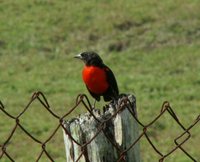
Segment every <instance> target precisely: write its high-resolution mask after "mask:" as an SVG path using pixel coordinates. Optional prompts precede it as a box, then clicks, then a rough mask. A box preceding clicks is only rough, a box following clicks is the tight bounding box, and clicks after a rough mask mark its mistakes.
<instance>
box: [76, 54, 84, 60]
mask: <svg viewBox="0 0 200 162" xmlns="http://www.w3.org/2000/svg"><path fill="white" fill-rule="evenodd" d="M74 58H77V59H81V60H82V59H83V57H82V56H81V54H78V55H76V56H74Z"/></svg>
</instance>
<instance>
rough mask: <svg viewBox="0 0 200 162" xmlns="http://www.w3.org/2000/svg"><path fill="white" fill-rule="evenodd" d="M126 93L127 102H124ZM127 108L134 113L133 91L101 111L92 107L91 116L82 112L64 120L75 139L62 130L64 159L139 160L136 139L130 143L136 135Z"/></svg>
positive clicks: (89, 161)
mask: <svg viewBox="0 0 200 162" xmlns="http://www.w3.org/2000/svg"><path fill="white" fill-rule="evenodd" d="M127 97H128V101H130V102H126V103H125V101H127ZM128 108H129V109H128ZM130 109H131V110H132V112H134V114H135V116H136V117H137V113H136V99H135V97H134V96H133V95H127V96H123V97H121V98H120V99H119V100H118V104H115V105H114V104H113V103H110V104H109V105H108V106H107V107H106V108H105V111H104V112H103V113H102V114H101V113H100V111H99V110H97V109H94V110H93V114H94V116H95V117H94V116H93V115H91V114H90V113H86V114H84V115H81V116H80V117H78V118H74V119H72V120H70V121H65V122H64V127H65V128H66V130H67V132H69V133H70V135H71V137H73V139H74V140H76V142H77V143H76V142H74V141H73V140H72V139H71V137H70V136H69V135H67V134H66V133H65V131H63V132H64V143H65V148H66V157H67V162H76V161H78V162H117V161H126V162H140V150H139V142H137V143H136V144H135V145H133V147H130V146H131V145H132V144H133V143H134V142H135V141H136V140H137V139H138V137H139V132H138V123H137V122H136V120H135V119H134V117H133V116H132V114H131V113H130V111H129V110H130ZM95 118H96V119H95Z"/></svg>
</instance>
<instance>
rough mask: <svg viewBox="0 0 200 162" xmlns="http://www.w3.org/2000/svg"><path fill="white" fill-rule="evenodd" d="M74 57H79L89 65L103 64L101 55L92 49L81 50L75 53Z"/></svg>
mask: <svg viewBox="0 0 200 162" xmlns="http://www.w3.org/2000/svg"><path fill="white" fill-rule="evenodd" d="M75 58H78V59H81V60H82V61H83V62H84V63H85V64H86V65H87V66H91V65H94V66H102V65H103V60H102V59H101V57H100V56H99V55H98V54H97V53H95V52H93V51H88V52H82V53H80V54H78V55H76V56H75Z"/></svg>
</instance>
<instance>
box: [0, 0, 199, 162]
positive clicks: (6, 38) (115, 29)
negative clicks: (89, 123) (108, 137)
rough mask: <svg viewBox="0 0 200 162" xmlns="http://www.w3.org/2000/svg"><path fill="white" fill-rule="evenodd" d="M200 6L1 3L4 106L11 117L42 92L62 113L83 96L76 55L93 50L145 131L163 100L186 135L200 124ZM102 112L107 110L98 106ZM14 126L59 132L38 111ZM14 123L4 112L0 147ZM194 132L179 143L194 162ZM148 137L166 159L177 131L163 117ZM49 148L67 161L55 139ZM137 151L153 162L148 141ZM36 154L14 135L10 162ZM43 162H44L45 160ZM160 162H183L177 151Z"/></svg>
mask: <svg viewBox="0 0 200 162" xmlns="http://www.w3.org/2000/svg"><path fill="white" fill-rule="evenodd" d="M199 7H200V3H199V2H198V1H197V0H194V1H189V0H176V1H173V0H168V1H165V2H164V1H162V2H161V1H160V2H158V1H156V0H151V1H147V0H144V1H138V0H135V1H134V2H133V1H131V0H129V1H126V2H125V1H122V0H113V1H105V0H103V1H94V0H92V1H88V0H86V1H77V2H75V1H64V0H60V1H51V0H44V1H42V0H36V1H27V0H18V1H12V0H3V1H0V24H1V25H0V100H1V101H2V102H3V103H4V105H5V109H6V110H7V111H8V112H10V113H12V114H13V115H17V114H19V113H20V112H21V111H22V109H23V108H24V107H25V106H26V104H27V103H28V101H29V100H30V97H31V95H32V94H33V92H35V91H38V90H40V91H42V92H44V94H45V95H46V97H47V99H48V101H49V103H50V105H51V108H52V109H53V110H54V111H55V112H56V113H57V114H59V115H62V114H64V113H66V112H67V111H68V109H69V108H71V107H72V106H73V105H74V103H75V99H76V96H77V95H78V94H79V93H86V94H88V92H87V90H86V88H85V86H84V84H83V83H82V81H81V68H82V66H83V65H82V63H80V62H79V61H77V60H75V59H73V56H74V55H75V54H77V53H79V52H81V51H85V50H95V51H97V52H98V53H99V54H100V55H101V56H102V58H103V59H104V62H105V63H106V64H107V65H109V67H111V68H112V70H113V71H114V73H115V75H116V78H117V81H118V85H119V89H120V92H123V93H133V94H135V96H136V97H137V107H138V115H139V119H140V120H141V121H142V122H144V123H149V122H150V121H151V120H152V119H153V118H154V117H156V115H158V113H159V112H160V107H161V105H162V103H163V101H165V100H168V101H169V102H170V103H171V106H172V107H173V108H174V111H175V112H176V113H177V115H178V116H179V118H180V121H181V122H182V123H183V124H184V125H185V126H186V127H188V126H189V125H190V124H191V123H192V121H194V119H195V118H196V117H197V115H199V104H200V95H199V91H200V74H199V71H200V55H199V53H200V49H199V45H200V28H199V26H200V11H199ZM90 99H91V98H90ZM91 101H92V99H91ZM102 105H104V102H103V101H102V102H101V103H98V105H97V106H98V107H101V106H102ZM83 111H85V110H81V109H80V110H78V111H76V112H75V113H74V115H77V114H79V113H81V112H83ZM41 114H42V115H41ZM20 122H22V124H23V125H24V126H25V127H26V128H27V129H28V130H29V131H30V132H31V133H32V134H34V135H35V136H36V137H37V138H39V139H41V140H42V141H44V140H45V139H47V137H48V136H49V135H50V134H51V132H52V131H53V130H54V129H55V126H56V125H57V124H58V121H57V120H55V119H54V118H53V117H52V116H51V115H49V114H48V113H46V111H45V110H44V109H42V106H41V105H39V104H38V103H35V102H34V104H33V105H32V106H31V107H30V109H29V110H28V111H27V112H26V113H25V114H24V116H22V118H20ZM14 124H15V122H14V121H12V120H10V119H8V118H7V117H5V115H3V113H0V125H1V127H0V143H1V144H2V143H3V142H4V141H5V140H6V137H7V136H8V135H9V133H10V131H11V129H12V128H13V126H14ZM199 131H200V129H199V127H198V126H196V127H195V128H194V129H193V130H192V134H193V136H192V138H191V140H189V141H188V142H187V143H186V144H184V148H185V149H186V150H188V152H189V153H191V155H192V156H194V157H195V158H196V159H198V160H199V159H200V155H199V153H198V148H199V144H200V143H199ZM149 133H150V135H151V138H152V139H153V141H154V142H155V143H156V145H157V146H159V148H161V150H163V153H167V151H169V150H170V148H172V147H173V146H174V145H173V141H172V139H173V138H175V137H177V136H178V134H180V133H181V130H180V129H179V128H178V127H177V126H176V124H175V123H174V122H172V120H171V118H170V116H167V115H165V117H164V118H162V119H161V120H159V121H158V122H156V124H155V125H154V126H152V129H151V130H149ZM33 148H34V149H33ZM147 148H148V149H147ZM27 149H29V150H31V152H30V153H29V154H27V153H26V152H27ZM47 149H48V151H49V153H50V154H51V155H52V156H53V157H54V159H55V161H65V154H64V146H63V141H62V131H61V130H60V131H59V132H58V133H57V135H56V137H54V138H53V139H52V141H51V142H50V143H48V145H47ZM141 149H142V157H143V160H144V161H157V159H158V158H159V157H158V156H157V155H156V154H155V153H154V152H153V151H150V152H149V150H152V149H151V148H150V146H149V145H148V144H147V142H146V141H145V140H144V139H143V140H142V141H141ZM40 150H41V147H40V146H39V145H38V144H36V143H34V142H33V141H31V140H30V139H29V138H28V137H27V136H26V135H25V134H24V133H23V132H22V131H20V130H18V131H17V132H16V134H15V135H14V137H13V139H12V140H11V144H9V147H8V151H10V152H11V155H12V157H14V158H15V160H16V161H35V160H36V157H37V156H38V153H39V152H40ZM2 161H8V159H6V158H4V159H3V160H2ZM41 161H47V159H45V156H44V157H43V159H42V160H41ZM166 161H169V162H170V161H171V162H172V161H183V162H184V161H189V159H188V158H187V157H186V156H185V155H184V154H183V153H182V152H181V151H177V152H176V153H174V154H173V155H171V156H169V157H168V158H167V159H166Z"/></svg>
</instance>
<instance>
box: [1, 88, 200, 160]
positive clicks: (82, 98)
mask: <svg viewBox="0 0 200 162" xmlns="http://www.w3.org/2000/svg"><path fill="white" fill-rule="evenodd" d="M35 101H39V103H40V104H41V105H42V107H43V108H45V110H46V112H48V113H49V114H50V115H51V116H52V117H54V118H55V119H56V120H57V121H58V125H57V126H56V127H55V128H54V131H53V132H52V133H51V134H50V136H48V138H46V139H45V140H44V141H42V140H40V139H38V138H36V137H35V136H34V135H32V134H31V133H30V132H29V131H28V130H27V129H26V128H25V127H24V126H23V125H22V124H21V123H20V120H21V118H22V116H24V115H25V112H26V111H27V110H28V109H29V108H30V106H31V105H32V103H33V102H35ZM122 102H123V104H122V103H121V104H119V106H118V109H117V110H116V112H115V114H114V115H112V116H111V117H110V118H109V119H107V120H105V121H103V122H102V121H100V120H98V119H97V117H96V116H95V114H94V113H93V107H92V105H91V103H90V101H89V99H88V97H87V96H86V95H85V94H80V95H78V96H77V99H76V102H75V106H74V107H72V108H70V109H69V110H68V112H67V113H66V114H64V115H62V116H59V115H57V114H56V113H55V112H54V111H52V109H51V108H50V105H49V103H48V101H47V99H46V97H45V95H44V94H43V93H42V92H35V93H34V94H33V95H32V97H31V99H30V101H29V102H28V104H27V105H26V106H25V107H24V109H23V110H22V111H21V112H20V113H19V114H18V115H17V116H13V115H12V114H11V113H9V112H7V111H6V109H5V107H4V104H3V103H2V102H1V101H0V110H1V113H4V115H6V116H7V117H8V118H10V120H13V121H14V122H15V125H14V127H13V128H12V129H11V131H10V132H9V134H8V136H7V137H6V140H5V141H4V142H3V143H0V148H1V152H0V160H1V159H2V158H3V157H6V158H7V159H9V160H10V161H13V162H14V161H15V159H14V157H12V155H11V154H10V153H9V151H7V148H8V147H9V146H10V141H11V140H12V138H13V136H14V134H15V132H16V130H17V129H20V130H22V131H23V132H24V133H25V134H26V136H28V137H30V139H31V140H32V142H33V143H37V144H39V145H40V146H41V152H40V153H39V155H37V157H36V161H39V160H40V159H41V157H42V156H43V155H46V157H47V158H48V159H49V160H50V161H55V160H54V158H53V156H52V155H51V154H50V153H49V152H48V150H47V149H46V145H47V144H48V143H49V142H50V141H51V140H52V138H53V137H54V136H55V134H56V133H57V131H58V130H59V129H63V130H64V131H65V133H66V135H68V136H69V137H70V138H71V140H72V141H73V142H75V143H76V144H77V145H78V146H79V147H80V148H81V150H82V152H81V154H80V155H79V157H78V158H77V159H76V161H77V162H78V161H79V160H80V158H81V156H83V155H84V154H85V151H86V149H85V148H86V147H87V146H88V145H89V144H90V143H91V142H92V141H93V140H94V139H95V138H96V137H97V136H98V134H99V133H100V132H101V131H102V132H103V133H104V135H105V136H106V137H107V138H108V140H109V141H110V142H111V144H112V145H113V146H114V147H115V148H116V150H117V152H118V153H119V155H120V156H119V158H118V160H117V162H122V161H123V162H124V161H126V153H127V152H128V151H129V150H130V149H131V148H133V147H134V146H135V145H136V143H137V142H139V141H140V140H141V139H142V138H146V139H147V141H148V143H149V145H150V146H151V148H152V149H153V150H154V152H155V153H156V154H157V155H158V156H159V157H160V158H159V159H158V161H159V162H162V161H164V160H165V159H166V158H167V157H169V156H170V155H171V154H174V153H175V152H176V151H177V150H178V149H179V150H181V151H182V153H183V155H184V156H187V157H188V159H190V160H191V161H195V162H196V161H197V159H195V157H193V156H192V155H191V154H190V153H189V151H187V150H186V149H184V148H183V147H182V146H183V144H184V143H187V141H188V140H189V139H190V138H191V136H192V134H191V130H192V129H195V127H196V126H197V124H198V123H199V121H200V115H198V116H197V118H196V119H195V120H194V121H192V122H191V124H190V125H189V126H188V127H187V128H186V127H185V126H184V125H183V124H182V123H181V122H180V120H179V119H178V117H177V115H176V113H175V112H174V111H173V109H172V107H171V106H170V104H169V102H164V103H163V105H162V108H161V111H160V113H159V114H158V115H157V116H156V117H155V118H154V119H153V120H152V121H151V122H150V123H148V124H146V125H144V124H143V123H142V122H141V121H140V120H139V119H138V117H136V114H135V112H134V111H133V109H131V107H130V106H128V107H127V106H126V105H127V104H129V105H130V101H129V99H128V98H125V99H124V100H123V101H122ZM80 104H82V105H83V106H84V108H85V109H86V110H87V111H88V112H89V113H90V115H91V116H93V117H94V119H95V120H96V121H97V122H99V123H100V126H99V127H98V131H97V132H96V134H95V135H94V136H93V138H91V139H90V140H89V141H86V142H85V143H84V144H80V143H79V142H78V141H76V140H75V139H74V137H73V136H72V135H71V134H70V132H69V131H68V130H67V129H66V128H65V126H64V118H66V117H68V116H69V115H70V114H71V113H73V111H75V109H77V108H78V107H79V105H80ZM125 107H127V108H128V110H129V112H130V114H131V115H132V117H133V118H134V119H135V120H136V122H137V123H138V125H140V126H141V127H142V131H141V133H140V134H139V136H138V138H137V139H136V140H135V141H130V146H129V147H128V148H126V149H124V150H122V149H121V148H120V147H119V146H118V145H117V144H116V143H115V142H114V141H113V140H112V139H110V138H109V137H108V136H107V134H106V133H105V131H104V125H105V123H106V122H107V121H108V120H110V119H111V118H113V117H114V116H116V114H117V113H119V112H120V111H121V110H123V109H124V108H125ZM166 113H168V114H169V115H170V116H171V117H172V118H173V120H174V121H175V122H176V123H177V124H178V126H179V127H180V129H181V130H182V133H181V134H180V135H178V136H177V137H176V138H175V139H172V140H173V141H174V143H175V147H174V148H172V149H171V150H169V151H168V152H167V153H166V154H163V153H162V152H161V151H160V150H159V148H157V147H156V146H155V144H154V142H153V141H152V140H151V138H150V137H149V135H148V133H147V130H148V129H149V127H150V126H152V125H153V124H154V123H155V122H156V121H158V120H159V119H160V118H161V117H162V116H163V115H164V114H166ZM183 137H184V139H182V138H183ZM180 139H181V142H180ZM87 160H88V159H87Z"/></svg>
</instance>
